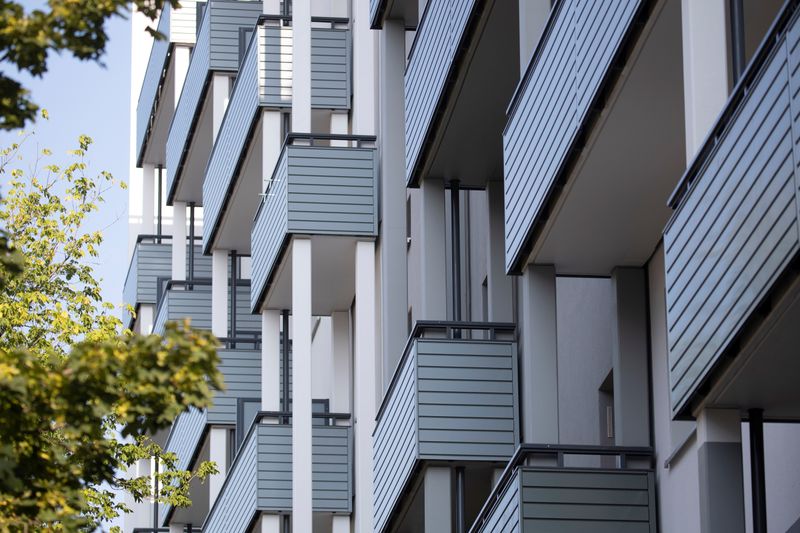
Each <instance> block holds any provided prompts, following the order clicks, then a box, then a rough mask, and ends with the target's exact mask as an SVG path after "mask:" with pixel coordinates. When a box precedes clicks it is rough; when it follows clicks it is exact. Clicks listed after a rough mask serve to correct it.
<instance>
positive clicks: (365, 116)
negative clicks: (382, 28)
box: [352, 0, 377, 135]
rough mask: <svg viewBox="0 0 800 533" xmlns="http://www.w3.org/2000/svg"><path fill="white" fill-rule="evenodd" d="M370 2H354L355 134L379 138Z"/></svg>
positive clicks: (354, 0) (356, 0)
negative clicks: (377, 133)
mask: <svg viewBox="0 0 800 533" xmlns="http://www.w3.org/2000/svg"><path fill="white" fill-rule="evenodd" d="M369 3H370V0H352V14H353V15H352V16H353V23H352V28H353V133H355V134H358V135H374V134H375V95H376V94H377V87H375V59H376V56H375V39H376V35H375V33H376V32H374V31H372V30H371V29H370V27H369Z"/></svg>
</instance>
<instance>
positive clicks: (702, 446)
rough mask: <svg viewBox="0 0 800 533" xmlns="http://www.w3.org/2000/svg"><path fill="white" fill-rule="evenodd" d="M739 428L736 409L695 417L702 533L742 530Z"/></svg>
mask: <svg viewBox="0 0 800 533" xmlns="http://www.w3.org/2000/svg"><path fill="white" fill-rule="evenodd" d="M741 427H742V426H741V416H740V415H739V412H738V411H737V410H735V409H703V410H702V411H701V412H700V413H699V415H698V417H697V447H698V448H697V466H698V470H699V472H698V474H699V482H700V531H701V532H702V533H723V532H725V533H743V532H744V531H745V520H744V486H743V475H742V430H741Z"/></svg>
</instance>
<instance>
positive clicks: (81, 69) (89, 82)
mask: <svg viewBox="0 0 800 533" xmlns="http://www.w3.org/2000/svg"><path fill="white" fill-rule="evenodd" d="M24 3H25V4H26V7H32V6H34V5H35V4H39V3H40V2H33V1H31V2H24ZM28 4H30V6H28ZM106 27H107V30H108V33H109V36H110V39H109V43H108V46H107V49H106V54H105V56H104V57H103V59H102V61H103V63H104V64H105V67H103V66H101V65H98V64H97V63H92V62H81V61H78V60H77V59H75V58H73V57H72V56H70V55H69V54H63V55H56V54H53V55H51V56H50V58H49V62H48V66H49V72H47V73H46V74H45V75H44V77H43V78H41V79H32V78H30V77H26V76H21V75H20V76H18V77H17V79H18V80H20V81H21V82H22V84H23V85H24V86H25V87H27V88H28V89H29V90H30V91H31V93H32V97H33V100H34V101H35V102H36V103H37V104H39V106H40V107H43V108H45V109H47V110H48V112H49V113H50V120H49V121H45V120H42V119H39V120H38V121H37V122H36V123H35V124H33V125H28V126H27V127H26V130H31V129H33V130H35V131H36V136H35V139H31V140H32V141H34V142H32V143H30V145H29V146H28V148H27V150H26V151H25V152H24V154H23V155H25V154H27V160H30V159H31V156H32V155H33V153H35V152H36V145H37V144H38V146H39V148H45V147H46V148H50V149H51V150H52V151H53V157H52V158H51V161H52V162H53V163H64V162H67V161H69V156H68V155H67V151H68V150H72V149H74V148H76V147H77V138H78V136H79V135H81V134H86V135H88V136H90V137H92V139H93V140H94V144H92V146H91V148H90V149H89V154H88V164H89V169H88V174H89V175H90V176H91V175H96V174H98V173H99V172H100V171H102V170H107V171H109V172H111V173H112V174H113V175H114V177H115V178H116V179H118V180H121V181H125V182H126V183H127V182H128V169H129V168H130V165H129V157H130V155H129V138H128V137H129V131H130V129H129V124H130V91H131V87H130V57H131V50H130V41H131V40H130V32H131V28H130V21H128V20H125V19H122V18H116V19H113V20H112V21H110V22H108V23H107V26H106ZM7 67H8V66H7V65H0V69H2V70H6V71H7V73H8V75H11V76H12V77H14V74H13V73H12V72H11V71H10V70H9V69H8V68H7ZM18 139H19V133H18V132H17V131H14V132H3V131H0V146H2V147H6V146H8V145H9V144H11V143H12V142H16V141H17V140H18ZM5 185H6V184H5V178H3V180H2V181H0V194H2V191H3V189H5ZM104 197H105V200H106V201H105V204H102V205H101V206H100V210H99V211H98V212H97V213H95V214H93V216H92V217H91V218H90V220H89V223H88V224H87V226H88V229H91V230H94V229H104V236H105V239H104V242H103V245H102V247H101V249H100V261H99V264H98V265H96V267H95V274H96V276H97V277H98V278H101V280H102V281H101V289H102V291H103V297H104V299H105V300H106V301H108V302H111V303H113V304H115V305H119V304H121V303H122V286H123V284H124V283H125V276H126V274H127V270H128V251H127V249H128V242H127V226H128V223H127V220H128V219H127V210H128V193H127V191H124V190H120V189H117V188H115V189H114V190H113V191H109V192H108V193H107V194H106V195H105V196H104ZM118 313H119V310H118Z"/></svg>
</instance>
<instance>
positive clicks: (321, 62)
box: [259, 25, 352, 109]
mask: <svg viewBox="0 0 800 533" xmlns="http://www.w3.org/2000/svg"><path fill="white" fill-rule="evenodd" d="M263 31H264V41H263V43H264V45H263V47H262V48H261V54H260V71H259V98H260V101H261V104H262V105H264V106H267V107H276V108H286V107H290V106H291V105H292V28H291V27H287V26H272V25H270V26H266V27H264V28H263ZM350 58H351V36H350V30H347V29H335V28H312V29H311V107H313V108H318V109H349V108H350V95H351V93H352V89H351V79H352V73H351V59H350Z"/></svg>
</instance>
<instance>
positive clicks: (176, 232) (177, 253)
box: [172, 202, 186, 279]
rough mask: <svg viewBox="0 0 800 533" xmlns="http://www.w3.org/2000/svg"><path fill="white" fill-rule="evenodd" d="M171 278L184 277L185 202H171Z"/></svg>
mask: <svg viewBox="0 0 800 533" xmlns="http://www.w3.org/2000/svg"><path fill="white" fill-rule="evenodd" d="M172 279H186V202H173V204H172Z"/></svg>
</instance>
